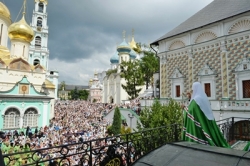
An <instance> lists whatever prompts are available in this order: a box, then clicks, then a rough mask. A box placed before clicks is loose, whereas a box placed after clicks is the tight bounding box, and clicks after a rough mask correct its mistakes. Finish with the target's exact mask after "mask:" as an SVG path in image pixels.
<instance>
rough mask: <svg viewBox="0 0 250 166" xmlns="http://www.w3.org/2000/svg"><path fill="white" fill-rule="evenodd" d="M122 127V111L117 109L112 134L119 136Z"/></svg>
mask: <svg viewBox="0 0 250 166" xmlns="http://www.w3.org/2000/svg"><path fill="white" fill-rule="evenodd" d="M121 125H122V118H121V112H120V109H119V108H118V107H116V108H115V113H114V117H113V123H112V133H113V134H114V135H118V134H120V133H121Z"/></svg>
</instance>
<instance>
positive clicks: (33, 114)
mask: <svg viewBox="0 0 250 166" xmlns="http://www.w3.org/2000/svg"><path fill="white" fill-rule="evenodd" d="M37 125H38V113H37V110H36V109H34V108H29V109H27V110H26V111H25V113H24V116H23V126H30V127H36V126H37Z"/></svg>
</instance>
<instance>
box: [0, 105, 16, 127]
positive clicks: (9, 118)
mask: <svg viewBox="0 0 250 166" xmlns="http://www.w3.org/2000/svg"><path fill="white" fill-rule="evenodd" d="M19 119H20V112H19V110H18V109H16V108H9V109H7V111H6V112H5V114H4V122H3V123H4V124H3V127H4V128H5V129H7V128H19Z"/></svg>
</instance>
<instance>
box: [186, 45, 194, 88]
mask: <svg viewBox="0 0 250 166" xmlns="http://www.w3.org/2000/svg"><path fill="white" fill-rule="evenodd" d="M192 86H193V50H192V49H190V50H188V88H189V89H187V90H188V91H190V90H191V89H192Z"/></svg>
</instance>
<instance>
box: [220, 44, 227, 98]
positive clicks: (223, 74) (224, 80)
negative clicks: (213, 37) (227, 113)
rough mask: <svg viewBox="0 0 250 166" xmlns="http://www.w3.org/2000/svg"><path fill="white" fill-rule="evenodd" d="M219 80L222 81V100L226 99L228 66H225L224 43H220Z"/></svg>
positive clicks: (225, 50)
mask: <svg viewBox="0 0 250 166" xmlns="http://www.w3.org/2000/svg"><path fill="white" fill-rule="evenodd" d="M220 44H221V46H220V49H221V53H220V56H221V79H222V99H228V97H229V96H228V71H227V68H228V66H227V65H228V64H227V49H226V43H225V41H221V43H220Z"/></svg>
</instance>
